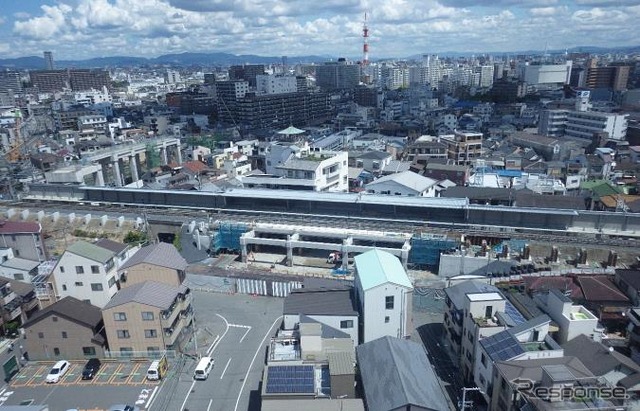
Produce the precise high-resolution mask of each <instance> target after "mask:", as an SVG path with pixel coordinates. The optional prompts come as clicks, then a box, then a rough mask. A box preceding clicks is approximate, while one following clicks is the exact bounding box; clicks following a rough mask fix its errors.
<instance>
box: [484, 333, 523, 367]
mask: <svg viewBox="0 0 640 411" xmlns="http://www.w3.org/2000/svg"><path fill="white" fill-rule="evenodd" d="M480 344H482V346H483V347H484V349H485V351H487V354H489V357H491V359H492V360H493V361H506V360H510V359H512V358H513V357H515V356H518V355H520V354H523V353H524V349H523V348H522V347H521V346H520V343H519V342H518V340H517V339H516V338H515V337H514V336H513V335H511V333H510V332H509V331H506V330H505V331H502V332H499V333H498V334H496V335H492V336H491V337H488V338H485V339H483V340H480Z"/></svg>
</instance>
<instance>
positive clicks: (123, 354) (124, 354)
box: [104, 350, 177, 359]
mask: <svg viewBox="0 0 640 411" xmlns="http://www.w3.org/2000/svg"><path fill="white" fill-rule="evenodd" d="M162 354H165V355H166V357H167V358H175V357H176V356H177V352H176V350H166V351H156V350H153V351H109V350H106V351H105V352H104V357H105V358H116V359H128V358H149V359H158V358H160V357H162Z"/></svg>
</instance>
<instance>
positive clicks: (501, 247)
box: [493, 240, 527, 254]
mask: <svg viewBox="0 0 640 411" xmlns="http://www.w3.org/2000/svg"><path fill="white" fill-rule="evenodd" d="M526 245H527V241H526V240H505V241H503V242H501V243H500V244H497V245H495V246H494V247H493V252H494V253H496V254H503V253H505V247H506V251H507V252H514V253H518V254H522V253H523V252H524V247H525V246H526Z"/></svg>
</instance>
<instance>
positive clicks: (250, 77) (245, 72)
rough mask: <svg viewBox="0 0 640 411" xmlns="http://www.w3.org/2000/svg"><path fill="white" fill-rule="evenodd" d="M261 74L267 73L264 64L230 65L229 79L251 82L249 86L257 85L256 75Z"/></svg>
mask: <svg viewBox="0 0 640 411" xmlns="http://www.w3.org/2000/svg"><path fill="white" fill-rule="evenodd" d="M261 74H266V73H265V70H264V65H262V64H245V65H242V66H231V67H229V80H232V81H233V80H244V81H246V82H248V83H249V87H254V88H255V87H256V84H257V83H256V77H257V76H259V75H261Z"/></svg>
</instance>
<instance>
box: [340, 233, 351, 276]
mask: <svg viewBox="0 0 640 411" xmlns="http://www.w3.org/2000/svg"><path fill="white" fill-rule="evenodd" d="M351 245H353V237H347V238H345V239H344V240H342V247H341V249H340V253H341V254H342V269H343V270H345V271H346V270H347V269H349V249H350V248H351Z"/></svg>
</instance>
